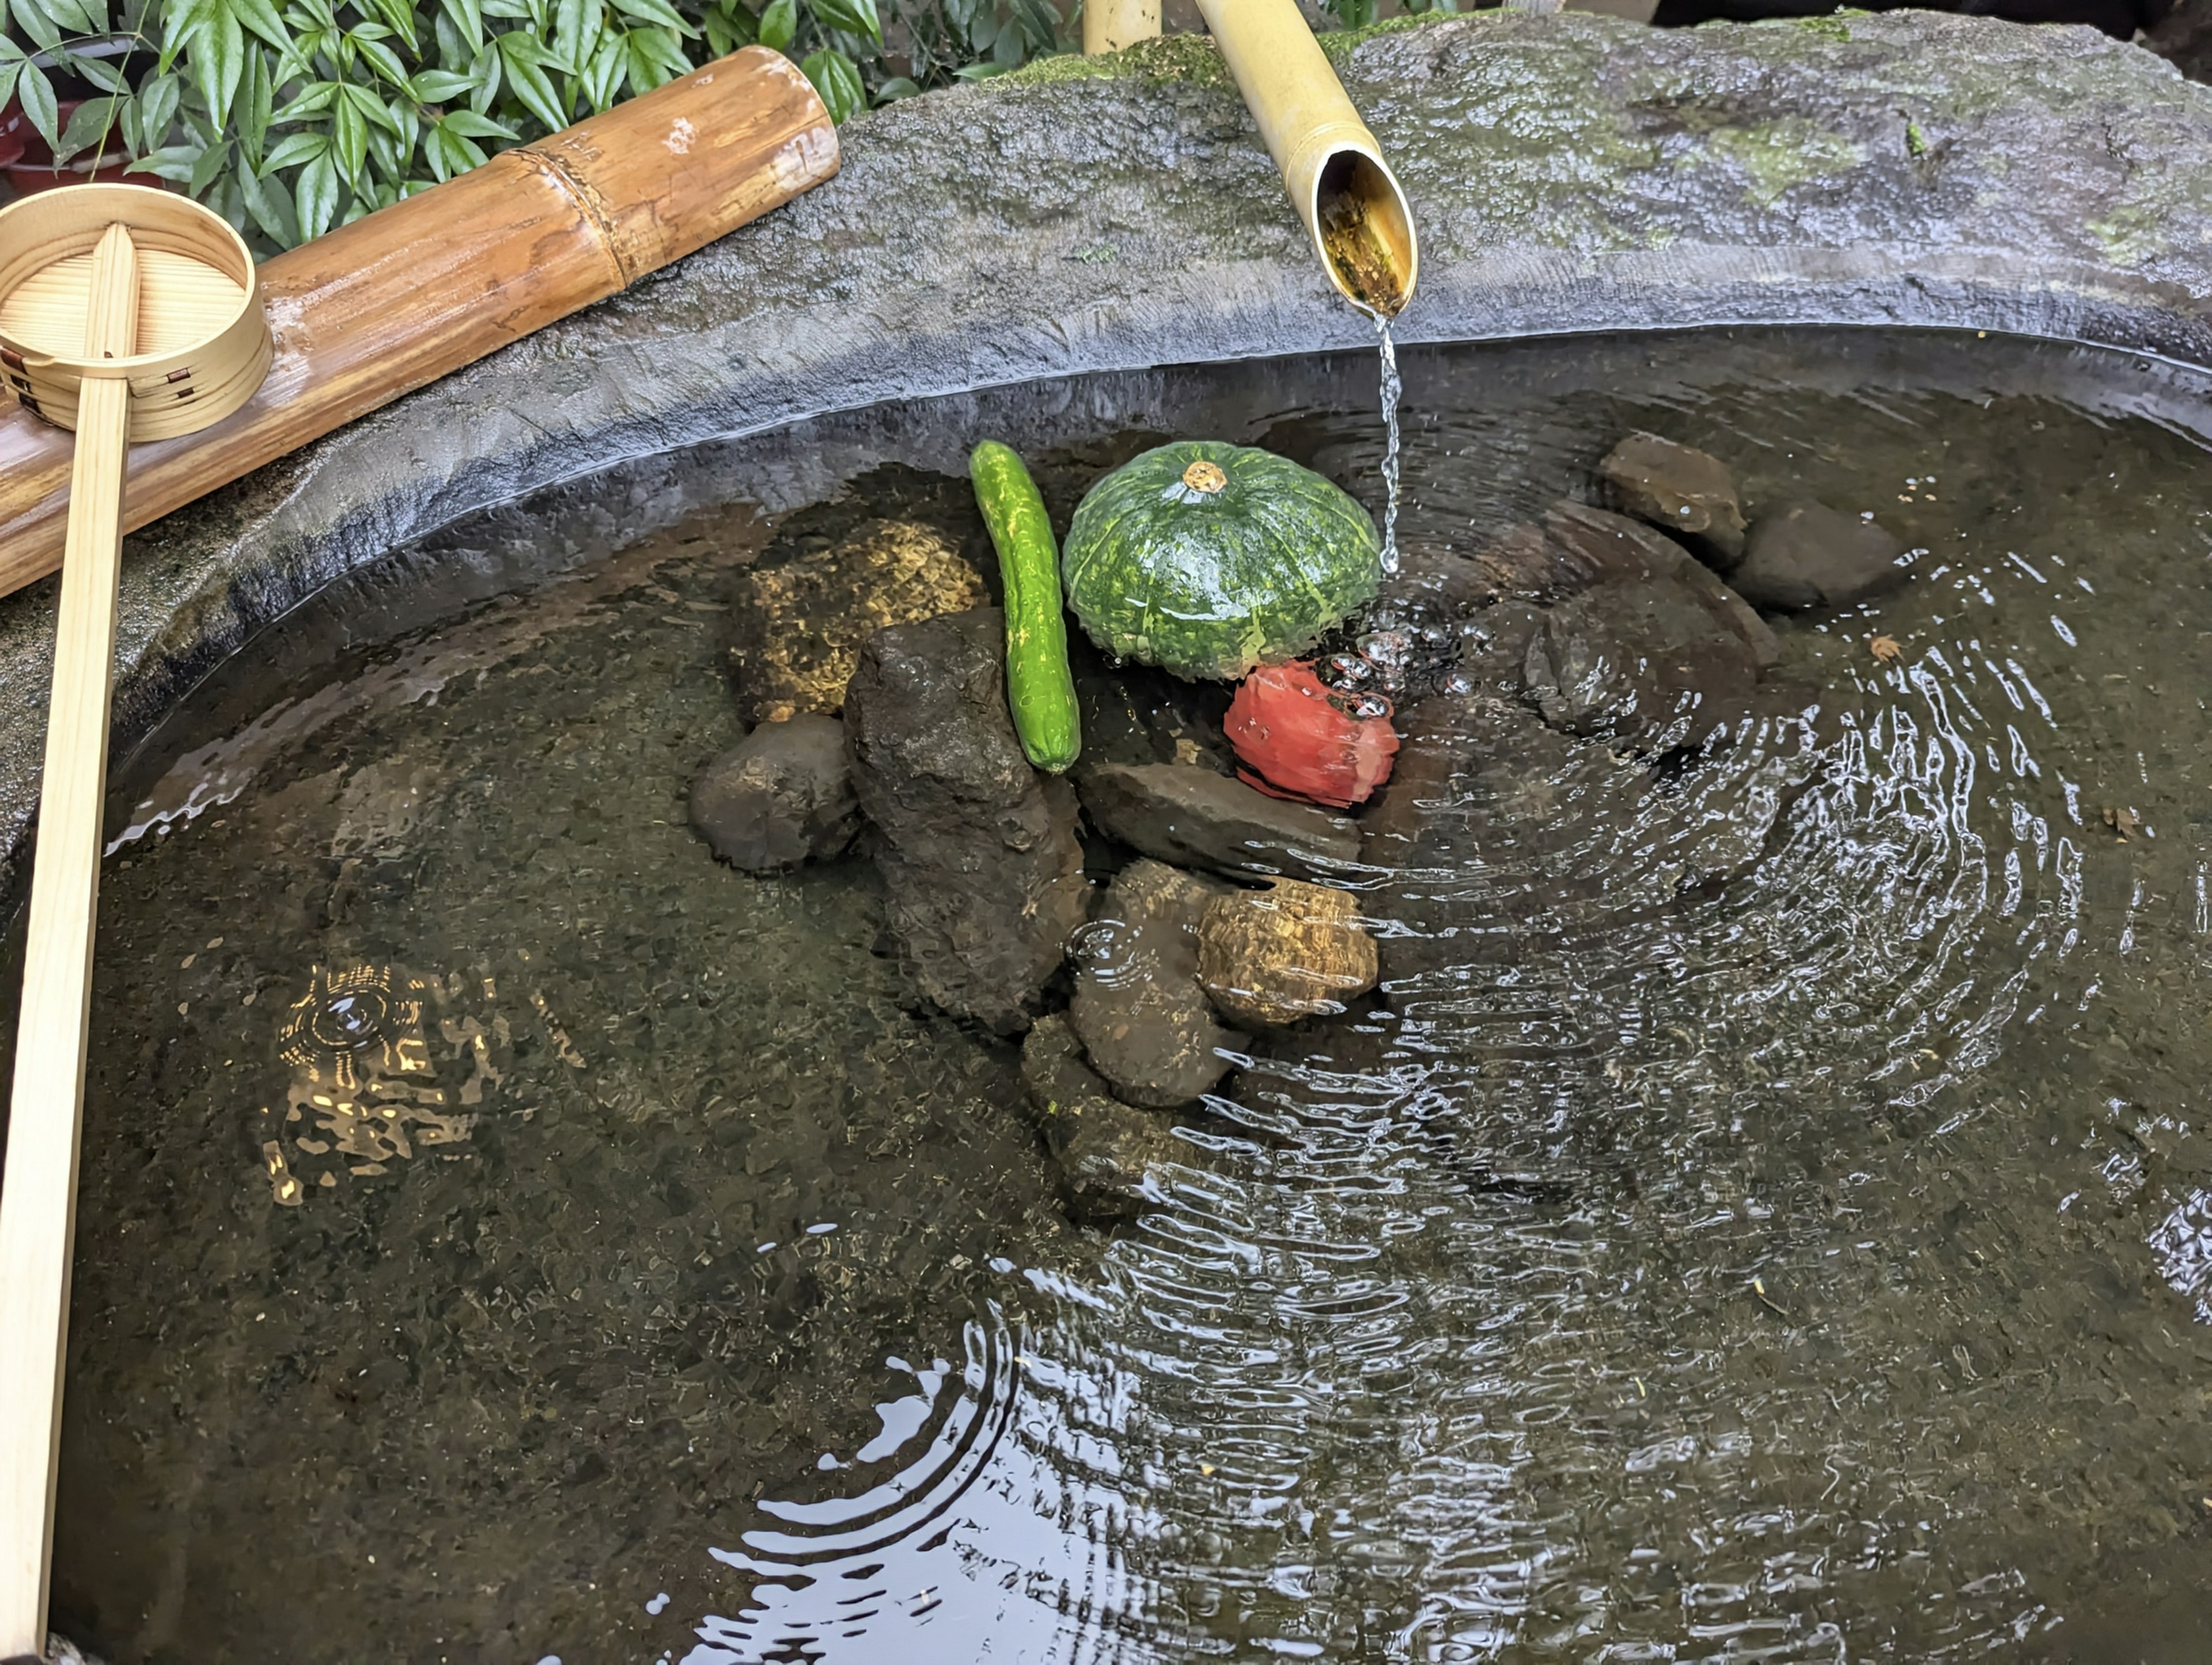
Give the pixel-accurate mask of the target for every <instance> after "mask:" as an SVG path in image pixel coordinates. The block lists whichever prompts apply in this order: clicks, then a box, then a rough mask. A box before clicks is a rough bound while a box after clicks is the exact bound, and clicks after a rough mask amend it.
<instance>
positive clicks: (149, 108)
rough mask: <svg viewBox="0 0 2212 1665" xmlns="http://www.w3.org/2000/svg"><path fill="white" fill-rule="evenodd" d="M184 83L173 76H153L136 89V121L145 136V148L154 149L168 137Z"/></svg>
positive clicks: (183, 89)
mask: <svg viewBox="0 0 2212 1665" xmlns="http://www.w3.org/2000/svg"><path fill="white" fill-rule="evenodd" d="M184 91H185V88H184V83H183V82H180V81H179V80H178V79H177V77H176V76H154V77H152V78H151V79H150V80H149V81H148V82H146V83H145V84H144V85H143V86H142V87H140V88H139V89H138V120H139V125H140V126H141V127H142V128H143V130H144V131H145V135H146V148H147V149H149V150H151V149H155V148H157V147H159V146H160V145H161V144H162V143H165V142H167V138H168V137H169V125H170V124H171V123H172V122H173V121H175V120H176V118H177V102H178V100H179V99H181V98H182V97H183V96H184Z"/></svg>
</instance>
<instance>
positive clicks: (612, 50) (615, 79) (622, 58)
mask: <svg viewBox="0 0 2212 1665" xmlns="http://www.w3.org/2000/svg"><path fill="white" fill-rule="evenodd" d="M627 76H629V43H628V42H627V41H625V40H624V39H623V37H622V36H621V35H620V34H611V35H609V36H608V37H607V38H606V39H604V40H602V41H601V42H599V51H597V52H593V53H592V61H591V62H590V63H589V64H586V65H585V66H584V73H583V74H582V76H580V77H579V80H580V82H582V85H583V88H584V100H585V101H586V103H588V104H589V105H590V106H592V110H593V111H594V112H599V111H605V110H611V109H612V108H613V107H614V101H615V94H617V93H619V92H620V91H621V90H622V87H623V80H624V79H625V78H626V77H627Z"/></svg>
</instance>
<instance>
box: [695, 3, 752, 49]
mask: <svg viewBox="0 0 2212 1665" xmlns="http://www.w3.org/2000/svg"><path fill="white" fill-rule="evenodd" d="M705 27H706V31H707V45H708V48H709V50H711V51H712V52H714V56H715V57H717V58H727V57H728V56H729V55H730V54H731V53H732V52H735V51H737V50H738V47H740V46H751V45H752V44H753V42H754V41H756V40H757V39H760V19H759V18H757V17H756V16H754V15H752V13H750V11H747V10H746V9H744V7H743V6H741V5H739V4H738V3H737V0H719V3H718V4H716V5H715V6H714V8H713V9H710V10H709V11H708V13H707V15H706V18H705Z"/></svg>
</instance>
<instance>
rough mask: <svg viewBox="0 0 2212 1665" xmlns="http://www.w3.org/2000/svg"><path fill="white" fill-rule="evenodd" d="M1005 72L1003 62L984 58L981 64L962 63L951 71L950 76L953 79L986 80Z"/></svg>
mask: <svg viewBox="0 0 2212 1665" xmlns="http://www.w3.org/2000/svg"><path fill="white" fill-rule="evenodd" d="M1004 74H1006V65H1005V64H998V63H994V62H993V61H992V60H991V59H989V58H985V59H984V60H983V61H982V62H981V64H962V65H961V66H960V67H959V68H958V69H957V70H954V71H953V72H952V78H953V79H954V80H955V81H988V80H989V79H990V78H991V77H992V76H1002V75H1004Z"/></svg>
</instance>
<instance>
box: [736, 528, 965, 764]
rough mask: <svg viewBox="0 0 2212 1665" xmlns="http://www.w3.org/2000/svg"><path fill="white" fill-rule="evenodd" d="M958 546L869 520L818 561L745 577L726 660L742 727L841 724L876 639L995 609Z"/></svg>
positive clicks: (756, 570) (925, 531)
mask: <svg viewBox="0 0 2212 1665" xmlns="http://www.w3.org/2000/svg"><path fill="white" fill-rule="evenodd" d="M990 599H991V598H990V595H989V592H987V591H986V590H985V588H984V587H983V580H982V576H981V574H979V573H977V572H976V570H975V568H973V567H971V566H969V564H968V562H966V561H965V560H964V559H963V558H962V556H961V554H960V551H959V550H957V548H955V547H954V546H953V544H952V541H951V539H950V538H947V537H945V534H944V533H943V532H939V531H937V530H936V529H935V528H934V527H932V526H921V525H918V524H916V523H915V522H914V521H910V520H871V521H869V522H867V523H866V525H864V526H858V527H856V528H854V531H853V532H851V533H850V534H849V535H848V536H847V537H846V538H843V539H842V540H841V541H840V542H838V543H837V544H834V545H832V546H831V547H830V548H829V549H828V550H824V551H823V552H822V553H820V554H818V555H812V556H808V557H807V558H805V559H803V560H794V561H790V562H784V563H783V564H781V565H779V566H773V567H752V568H747V569H746V570H744V572H741V573H739V574H738V577H737V580H736V583H735V585H734V586H733V588H732V592H731V598H730V600H731V608H730V625H729V630H728V633H727V635H726V637H725V640H724V645H723V654H722V660H723V665H724V668H725V669H726V671H728V672H729V678H730V686H731V688H732V690H735V692H736V694H737V696H738V717H739V718H740V719H742V720H744V722H746V723H748V724H751V723H763V722H774V721H775V720H778V719H780V718H784V717H789V716H793V715H795V714H798V713H799V712H802V711H818V712H823V713H827V714H833V715H834V714H836V712H837V711H838V710H839V709H840V708H842V706H843V705H844V703H845V684H847V683H848V682H849V681H851V680H852V676H853V670H854V665H857V664H858V663H859V660H860V645H861V644H862V643H863V642H865V641H867V639H868V638H869V636H871V635H873V634H874V633H875V632H876V631H878V630H880V629H884V628H886V627H887V626H890V625H894V624H910V623H915V622H917V621H919V620H921V619H925V618H935V617H939V615H940V614H945V613H963V612H966V611H969V609H971V608H975V607H981V606H982V605H984V604H985V603H987V602H988V601H989V600H990Z"/></svg>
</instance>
